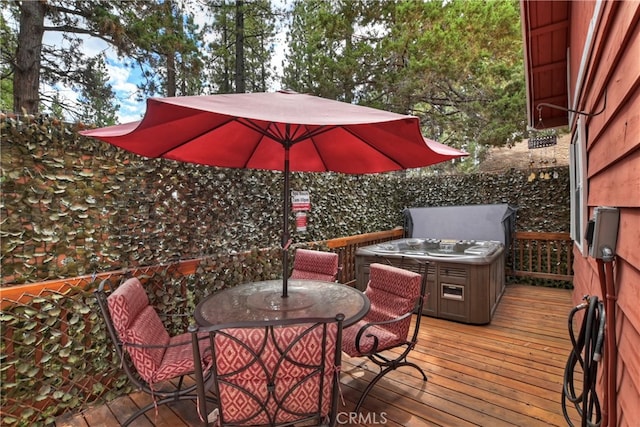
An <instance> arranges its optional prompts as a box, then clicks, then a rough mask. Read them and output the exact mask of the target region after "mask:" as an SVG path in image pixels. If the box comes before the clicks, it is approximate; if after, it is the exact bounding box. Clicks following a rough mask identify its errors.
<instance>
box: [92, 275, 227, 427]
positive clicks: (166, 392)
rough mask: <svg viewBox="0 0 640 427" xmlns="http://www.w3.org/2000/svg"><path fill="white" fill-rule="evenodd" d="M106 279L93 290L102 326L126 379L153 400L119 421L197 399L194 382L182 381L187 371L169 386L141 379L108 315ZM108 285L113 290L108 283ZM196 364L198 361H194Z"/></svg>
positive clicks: (207, 377)
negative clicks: (173, 384)
mask: <svg viewBox="0 0 640 427" xmlns="http://www.w3.org/2000/svg"><path fill="white" fill-rule="evenodd" d="M107 283H109V280H108V279H105V280H103V281H102V282H101V283H100V285H99V286H98V289H97V290H96V291H95V292H94V295H95V297H96V300H97V302H98V307H99V308H100V314H101V315H102V318H103V320H104V324H105V327H106V329H107V333H108V335H109V338H110V339H111V341H112V343H113V344H114V349H115V352H116V355H117V358H118V360H119V362H120V366H121V367H122V369H123V370H124V372H125V374H126V375H127V378H128V379H129V381H130V382H131V383H132V384H133V385H134V386H135V387H136V388H137V389H138V390H141V391H143V392H145V393H147V394H150V395H151V396H152V398H153V401H152V402H151V403H149V404H148V405H146V406H144V407H142V408H140V409H138V410H137V411H136V412H134V413H133V414H132V415H131V416H129V418H127V420H126V421H125V422H124V423H123V424H122V426H123V427H125V426H128V425H129V424H131V423H132V422H133V421H134V420H135V419H136V418H138V417H139V416H140V415H142V414H144V413H145V412H147V411H149V410H150V409H153V408H157V406H158V405H164V404H167V403H172V402H177V401H180V400H197V399H198V394H197V392H196V388H197V384H192V385H189V386H186V385H185V384H184V377H185V376H187V375H188V374H184V375H180V376H178V377H177V378H178V384H177V386H171V387H169V388H160V389H157V388H156V387H155V386H156V385H157V384H149V383H148V382H147V381H145V380H144V379H142V378H141V377H140V376H139V375H138V373H137V371H136V369H135V366H134V365H133V362H132V361H131V359H130V357H129V356H128V353H127V352H126V351H125V350H124V347H125V343H123V342H122V340H121V339H120V337H119V335H118V332H117V331H116V329H115V326H114V325H113V320H112V318H111V313H110V311H109V307H108V305H107V298H108V295H107V293H106V291H105V289H104V288H105V284H107ZM109 287H110V288H111V289H112V290H113V289H114V288H112V287H111V284H110V283H109ZM190 343H191V341H190V340H189V341H184V342H180V343H174V344H172V345H140V344H126V346H127V347H138V348H165V349H166V348H170V347H178V346H182V345H185V344H190ZM196 366H197V365H196ZM212 380H213V378H212V375H211V373H209V374H208V375H207V376H206V379H205V381H207V382H208V383H211V382H212ZM207 400H209V401H212V402H216V401H217V400H216V399H214V398H212V397H207Z"/></svg>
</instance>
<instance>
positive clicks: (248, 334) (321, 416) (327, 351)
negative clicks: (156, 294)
mask: <svg viewBox="0 0 640 427" xmlns="http://www.w3.org/2000/svg"><path fill="white" fill-rule="evenodd" d="M343 319H344V316H343V315H341V314H339V315H337V316H336V317H335V318H331V319H280V320H273V321H264V322H259V321H258V322H244V323H241V324H234V325H218V326H210V327H205V328H203V327H200V328H198V327H196V326H194V327H191V328H190V330H191V332H192V339H193V347H194V351H193V353H194V354H198V353H199V352H201V351H202V348H203V344H204V341H202V340H199V339H198V336H199V334H202V333H208V334H209V339H208V340H207V342H206V345H205V347H206V349H207V352H208V351H210V352H211V354H212V355H213V365H212V367H211V370H212V371H213V373H214V374H213V378H214V381H213V391H214V394H215V395H216V396H218V398H219V402H218V406H217V409H216V410H214V411H211V410H212V409H213V408H211V407H209V408H208V407H207V404H206V402H205V400H204V399H203V398H202V397H203V396H205V393H206V391H207V390H206V386H204V381H203V370H202V369H199V368H198V366H196V375H195V376H196V383H197V384H198V393H199V396H200V401H199V402H200V404H199V411H198V412H199V414H200V418H201V419H202V420H203V425H205V426H207V425H209V424H208V423H209V422H210V421H211V422H215V423H216V425H219V426H221V427H224V426H258V425H259V426H285V425H294V424H295V423H304V424H303V425H305V426H306V425H320V424H322V425H330V426H334V425H335V424H336V418H337V406H338V401H337V399H338V386H339V381H340V378H339V372H340V362H341V351H340V343H341V336H342V321H343ZM216 412H217V414H216ZM212 414H215V415H214V417H215V416H217V420H215V421H214V420H212V419H211V418H213V417H212V416H211V415H212ZM310 422H313V424H309V423H310Z"/></svg>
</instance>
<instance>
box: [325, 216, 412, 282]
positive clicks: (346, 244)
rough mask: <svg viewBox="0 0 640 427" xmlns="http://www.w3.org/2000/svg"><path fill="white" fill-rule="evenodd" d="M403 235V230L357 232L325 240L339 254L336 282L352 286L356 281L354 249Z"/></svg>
mask: <svg viewBox="0 0 640 427" xmlns="http://www.w3.org/2000/svg"><path fill="white" fill-rule="evenodd" d="M403 235H404V230H403V229H402V228H401V227H400V228H394V229H393V230H387V231H379V232H376V233H367V234H359V235H357V236H348V237H341V238H338V239H331V240H328V241H327V247H328V248H329V249H331V250H332V251H333V252H337V253H338V255H339V256H340V272H339V273H338V282H340V283H344V284H347V285H351V286H353V285H354V284H355V281H356V250H357V249H358V248H359V247H362V246H369V245H374V244H376V243H381V242H388V241H389V240H395V239H399V238H401V237H402V236H403Z"/></svg>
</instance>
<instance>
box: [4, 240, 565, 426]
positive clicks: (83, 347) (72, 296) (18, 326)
mask: <svg viewBox="0 0 640 427" xmlns="http://www.w3.org/2000/svg"><path fill="white" fill-rule="evenodd" d="M402 236H403V230H402V229H401V228H397V229H394V230H388V231H383V232H378V233H369V234H363V235H359V236H350V237H344V238H339V239H332V240H329V241H326V242H315V243H314V244H312V245H311V246H324V247H327V248H329V249H330V250H332V251H335V252H337V253H338V254H339V255H340V266H341V271H340V276H339V281H340V282H342V283H345V284H350V285H353V284H354V282H355V253H356V251H357V249H358V248H359V247H362V246H367V245H372V244H375V243H380V242H385V241H389V240H394V239H398V238H401V237H402ZM279 253H280V250H279V249H277V248H270V249H264V250H258V251H249V252H247V253H236V254H234V255H229V257H231V258H232V259H231V262H230V263H225V262H224V260H223V259H222V258H224V257H213V258H202V259H196V260H186V261H181V262H177V263H172V264H169V265H158V266H149V267H140V268H134V269H126V270H117V271H111V272H105V273H100V274H96V275H91V276H81V277H75V278H66V279H61V280H52V281H49V282H43V283H35V284H28V285H19V286H15V287H5V288H0V302H1V310H0V320H1V321H2V338H1V341H0V343H1V344H2V348H3V354H4V355H5V357H4V358H3V360H2V364H3V369H2V372H1V373H0V383H2V392H3V393H2V396H3V399H2V406H3V412H4V413H3V418H4V419H3V425H4V424H6V425H8V426H14V425H30V424H34V423H35V424H42V423H44V424H47V423H49V422H50V421H51V420H52V419H53V417H54V416H57V415H59V414H60V413H61V412H64V411H78V410H79V409H81V408H82V407H84V406H86V405H87V404H89V403H91V402H93V401H96V400H100V399H107V398H109V396H113V394H117V393H121V392H126V391H127V389H124V388H123V387H124V385H123V384H124V382H121V381H120V379H121V378H120V377H119V376H121V372H120V371H119V369H118V366H117V363H116V362H115V361H113V360H111V358H112V356H113V353H112V351H111V347H110V346H109V344H108V343H107V342H106V339H105V335H104V333H103V329H104V326H103V325H102V324H101V323H100V322H99V321H98V320H97V317H96V314H95V309H96V308H95V298H93V295H92V291H93V289H94V288H95V286H96V285H97V284H98V283H99V282H100V281H101V280H103V279H109V280H111V281H113V282H117V281H120V280H122V279H123V278H124V277H128V276H131V275H135V276H137V277H140V278H141V280H144V282H145V286H146V287H147V289H148V290H149V294H150V295H151V296H152V297H153V299H154V300H155V302H154V304H158V306H159V307H160V309H162V310H163V311H166V312H172V313H173V312H180V313H190V312H193V307H194V304H195V303H196V302H197V301H199V300H200V299H201V298H203V297H204V295H205V294H206V293H207V292H213V291H215V290H217V289H219V288H220V287H221V286H223V285H224V284H226V285H229V284H232V283H236V282H237V283H240V281H243V280H244V281H247V280H254V279H259V277H260V275H265V276H269V277H272V276H273V275H278V274H281V272H280V267H279V266H278V265H276V264H277V263H272V262H271V261H272V260H273V259H275V258H276V257H278V256H279ZM509 261H510V262H509ZM509 261H508V262H507V268H506V270H505V272H506V274H507V275H511V276H514V277H531V278H535V279H537V280H539V279H552V280H571V279H572V277H573V276H572V270H571V264H572V244H571V239H570V238H569V236H568V235H566V234H564V233H516V234H515V242H514V245H513V246H512V248H510V251H509ZM229 266H231V267H229ZM252 274H254V275H256V276H255V277H254V276H251V275H252ZM220 283H222V284H223V285H220ZM89 359H90V360H93V361H95V362H94V363H88V362H87V361H88V360H89ZM101 378H103V379H104V378H108V379H109V380H108V381H107V380H105V381H107V382H106V383H103V382H102V381H103V380H102V379H101ZM36 383H37V384H41V385H40V386H39V387H36V388H35V389H34V388H33V384H36ZM113 387H115V388H113Z"/></svg>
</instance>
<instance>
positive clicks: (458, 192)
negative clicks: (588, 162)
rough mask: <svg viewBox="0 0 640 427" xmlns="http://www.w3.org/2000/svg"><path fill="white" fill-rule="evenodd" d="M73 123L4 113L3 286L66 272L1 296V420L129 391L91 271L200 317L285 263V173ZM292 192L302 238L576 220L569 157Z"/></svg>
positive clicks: (36, 417) (305, 184) (345, 181)
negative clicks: (451, 212)
mask: <svg viewBox="0 0 640 427" xmlns="http://www.w3.org/2000/svg"><path fill="white" fill-rule="evenodd" d="M77 130H78V126H76V125H69V124H63V123H59V122H53V121H49V120H47V119H43V118H38V119H24V118H23V119H18V118H12V117H8V116H3V117H2V119H1V120H0V132H1V135H0V141H1V144H2V146H1V150H2V156H1V176H0V182H1V185H2V202H1V204H0V221H1V223H0V240H1V244H2V253H1V260H0V261H1V268H2V283H1V284H0V287H1V288H2V289H3V290H8V289H9V288H12V287H14V286H18V285H21V286H25V285H28V284H33V283H37V282H42V281H46V280H54V279H61V281H62V282H65V281H66V282H67V283H66V284H65V285H64V287H63V288H64V289H62V288H61V289H49V290H46V291H42V292H37V293H34V294H28V295H23V297H21V298H13V299H12V298H8V299H5V298H3V299H2V311H1V313H0V322H1V327H2V344H1V348H0V354H1V356H0V357H1V360H0V382H1V384H2V385H1V387H2V392H1V396H0V403H1V404H2V417H1V418H2V421H1V423H2V425H25V426H26V425H45V424H50V423H51V422H52V420H53V417H55V416H57V415H60V414H62V413H64V412H65V411H74V412H75V411H78V410H80V409H82V408H83V407H86V405H87V404H89V403H91V402H96V401H103V400H105V399H110V398H111V397H113V396H116V395H120V394H122V393H125V392H127V391H129V390H128V388H127V387H128V386H127V385H126V383H125V379H124V377H123V376H122V374H121V371H120V369H119V367H118V366H117V365H118V364H117V363H116V362H115V358H114V353H113V351H112V349H111V348H110V346H109V344H108V343H107V340H106V334H105V330H104V327H103V326H102V324H101V323H100V322H99V321H98V317H97V313H96V303H95V300H94V298H93V290H94V289H95V287H96V286H97V285H98V283H99V280H98V278H97V276H95V277H96V279H95V280H92V278H93V277H94V276H93V275H97V274H100V273H105V272H114V271H115V272H116V273H113V274H112V277H110V279H111V280H121V279H122V278H123V277H125V276H126V275H127V274H136V275H137V276H138V277H140V278H141V279H142V280H143V282H145V286H146V288H147V290H148V292H149V293H150V294H151V295H152V299H153V300H154V301H152V302H153V303H154V304H155V305H156V307H158V308H159V309H160V310H161V311H163V312H167V313H169V312H171V313H183V314H190V313H192V312H193V308H194V307H195V303H196V302H197V301H199V300H200V299H202V297H203V296H204V295H207V294H209V293H211V292H213V291H215V290H217V289H220V288H222V287H225V286H233V285H235V284H238V283H241V282H243V281H249V280H260V279H270V278H275V277H280V275H281V274H282V267H281V263H280V250H279V246H280V238H281V234H280V233H281V230H282V219H281V212H282V211H281V209H282V200H281V199H282V196H281V193H282V188H281V184H282V174H281V173H278V172H268V171H246V170H233V169H217V168H212V167H205V166H198V165H188V164H182V163H178V162H172V161H167V160H150V159H144V158H141V157H138V156H136V155H133V154H129V153H126V152H124V151H121V150H119V149H117V148H115V147H112V146H110V145H108V144H105V143H102V142H99V141H95V140H91V139H87V138H83V137H79V136H78V134H77ZM532 175H534V176H535V178H534V179H532ZM291 188H292V189H293V190H306V191H309V193H310V198H311V210H310V212H309V213H308V224H307V230H306V232H297V231H296V227H295V218H294V216H293V214H292V215H291V217H290V221H291V229H292V231H293V233H292V238H293V240H294V246H295V245H307V244H308V243H309V242H316V241H319V242H322V241H326V240H329V239H334V238H337V237H342V236H353V235H358V234H363V233H371V232H376V231H381V230H390V229H393V228H395V227H398V226H401V225H402V223H403V216H402V211H403V209H404V208H406V207H415V206H446V205H462V204H490V203H508V204H510V205H513V206H516V207H517V208H518V211H517V219H516V230H519V231H547V232H564V231H566V230H567V229H568V227H569V173H568V168H566V167H559V168H552V169H545V170H544V171H538V170H536V171H531V170H527V171H518V170H511V171H508V172H505V173H504V174H491V175H487V174H470V175H446V176H430V175H428V174H426V173H422V174H420V173H416V172H415V171H413V172H411V173H410V174H406V173H404V172H398V173H389V174H379V175H359V176H350V175H341V174H334V173H323V174H316V173H294V174H292V181H291ZM196 259H197V260H199V261H198V262H191V263H188V262H187V263H177V261H180V260H182V261H184V260H196ZM150 266H160V267H159V268H156V267H150ZM163 266H164V267H163ZM118 271H120V272H119V273H118ZM109 274H111V273H109ZM83 275H86V277H84V278H82V279H78V276H83ZM100 280H102V277H101V278H100ZM187 318H188V316H187ZM184 326H185V325H184V324H168V325H167V327H168V328H169V329H170V330H172V331H178V330H182V328H183V327H184Z"/></svg>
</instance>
